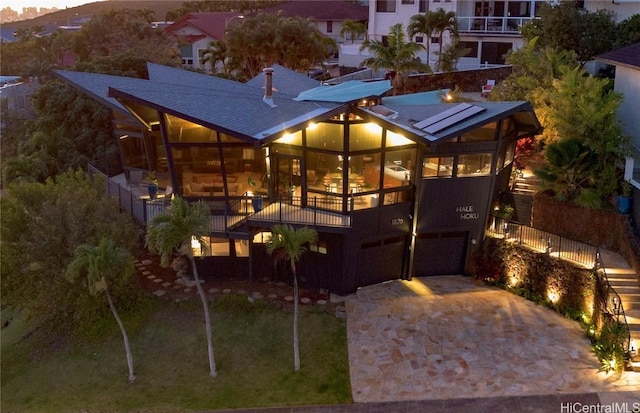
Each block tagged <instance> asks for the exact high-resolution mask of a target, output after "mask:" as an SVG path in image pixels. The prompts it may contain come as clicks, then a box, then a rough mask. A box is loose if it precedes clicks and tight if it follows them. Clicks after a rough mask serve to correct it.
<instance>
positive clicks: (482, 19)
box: [353, 0, 640, 69]
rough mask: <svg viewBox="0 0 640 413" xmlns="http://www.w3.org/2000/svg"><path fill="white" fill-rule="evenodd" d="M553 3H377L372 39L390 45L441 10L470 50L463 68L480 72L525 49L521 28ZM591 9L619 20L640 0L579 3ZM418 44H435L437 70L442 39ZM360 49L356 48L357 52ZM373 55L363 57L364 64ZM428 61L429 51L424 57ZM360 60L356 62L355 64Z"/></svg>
mask: <svg viewBox="0 0 640 413" xmlns="http://www.w3.org/2000/svg"><path fill="white" fill-rule="evenodd" d="M547 2H548V1H539V0H514V1H512V0H506V1H505V0H503V1H494V0H492V1H471V0H377V1H370V2H369V30H368V35H369V38H370V39H374V40H384V38H385V36H386V35H387V34H388V33H389V28H390V27H391V26H393V25H394V24H396V23H402V24H403V25H404V27H405V28H406V27H407V26H408V24H409V22H410V20H411V16H413V15H415V14H420V13H425V12H426V11H436V10H437V9H439V8H442V9H444V10H445V11H447V12H454V13H455V14H456V18H457V20H458V29H459V34H460V42H461V43H462V44H461V46H463V47H465V48H469V49H470V52H469V53H468V55H467V56H465V57H463V58H461V59H460V61H459V64H458V68H459V69H465V68H474V67H478V66H479V65H486V64H489V65H491V64H504V62H505V57H506V54H507V52H508V51H509V50H511V49H518V48H520V47H522V45H523V44H524V40H523V38H522V36H520V31H519V30H520V27H521V26H522V25H524V24H526V23H528V22H529V21H531V20H533V19H536V18H538V17H539V9H540V6H541V5H542V4H544V3H547ZM579 3H582V4H579V6H580V5H581V6H582V7H584V8H585V9H586V10H589V11H592V12H593V11H596V10H602V9H604V10H609V11H611V12H613V13H614V16H615V18H616V21H618V22H619V21H622V20H624V19H626V18H628V17H629V16H631V15H633V14H636V13H640V0H614V1H613V2H611V1H610V0H606V1H604V0H597V1H591V0H586V1H582V2H579ZM413 40H414V41H415V42H416V43H420V44H423V45H425V46H426V44H427V42H430V43H431V44H430V47H429V49H430V56H429V59H428V63H429V65H430V66H431V67H432V68H433V66H434V63H435V62H436V61H437V54H436V52H437V51H438V50H439V46H438V44H437V42H438V38H437V37H432V38H431V39H426V38H425V37H424V36H421V35H419V36H415V38H414V39H413ZM450 42H451V39H450V36H449V33H448V32H447V33H445V35H444V38H443V43H444V44H443V46H445V45H447V44H450ZM353 49H354V50H355V48H353ZM366 57H367V56H361V57H360V59H361V60H360V61H362V60H364V58H366ZM420 57H421V59H422V60H423V61H427V56H426V52H423V53H422V55H421V56H420ZM354 60H355V59H354Z"/></svg>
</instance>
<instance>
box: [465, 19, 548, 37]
mask: <svg viewBox="0 0 640 413" xmlns="http://www.w3.org/2000/svg"><path fill="white" fill-rule="evenodd" d="M535 19H536V18H532V17H493V16H488V17H483V16H472V17H458V19H457V20H458V30H459V31H461V32H469V33H496V34H498V33H499V34H518V33H520V28H521V27H522V26H523V25H525V24H527V23H529V22H530V21H532V20H535Z"/></svg>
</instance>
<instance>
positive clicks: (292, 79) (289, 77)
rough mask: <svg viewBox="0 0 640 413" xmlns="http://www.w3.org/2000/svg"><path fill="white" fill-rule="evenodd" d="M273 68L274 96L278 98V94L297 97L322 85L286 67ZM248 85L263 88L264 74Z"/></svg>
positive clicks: (276, 66)
mask: <svg viewBox="0 0 640 413" xmlns="http://www.w3.org/2000/svg"><path fill="white" fill-rule="evenodd" d="M271 68H272V69H273V88H274V96H278V94H280V95H282V94H285V95H291V96H292V97H293V96H297V95H298V94H299V93H300V92H302V91H304V90H308V89H311V88H314V87H316V86H318V85H319V84H320V82H319V81H317V80H315V79H312V78H310V77H308V76H305V75H303V74H302V73H298V72H294V71H293V70H291V69H288V68H286V67H284V66H280V65H277V64H274V65H272V66H271ZM246 84H247V85H251V86H254V87H258V88H263V86H264V72H260V73H259V74H258V75H257V76H255V77H254V78H253V79H251V80H249V81H248V82H247V83H246Z"/></svg>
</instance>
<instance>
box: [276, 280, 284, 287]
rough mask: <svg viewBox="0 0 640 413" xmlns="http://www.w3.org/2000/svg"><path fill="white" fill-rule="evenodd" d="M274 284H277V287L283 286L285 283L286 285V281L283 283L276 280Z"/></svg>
mask: <svg viewBox="0 0 640 413" xmlns="http://www.w3.org/2000/svg"><path fill="white" fill-rule="evenodd" d="M276 285H277V286H278V287H284V286H285V285H287V284H286V283H284V282H283V281H278V282H277V283H276Z"/></svg>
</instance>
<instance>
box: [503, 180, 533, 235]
mask: <svg viewBox="0 0 640 413" xmlns="http://www.w3.org/2000/svg"><path fill="white" fill-rule="evenodd" d="M540 188H541V185H540V180H539V179H538V178H537V177H535V176H533V175H530V176H527V177H525V176H518V177H516V179H515V181H513V185H512V189H511V192H510V194H509V195H510V198H511V199H509V200H508V201H507V202H510V203H511V204H512V205H513V209H514V212H515V213H514V218H513V219H514V221H517V222H519V223H521V224H524V225H530V224H531V212H532V209H533V195H534V194H535V193H536V192H538V191H539V190H540Z"/></svg>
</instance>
